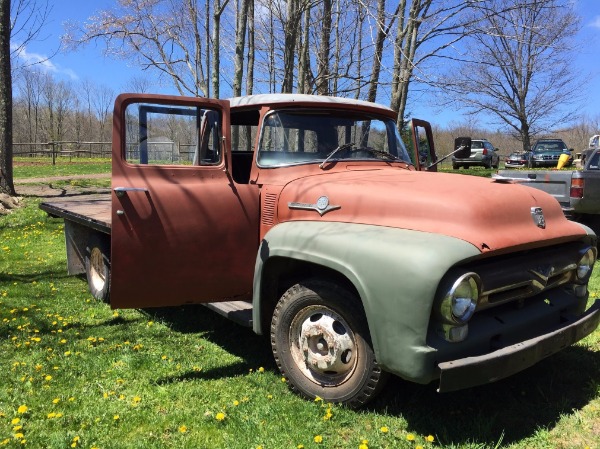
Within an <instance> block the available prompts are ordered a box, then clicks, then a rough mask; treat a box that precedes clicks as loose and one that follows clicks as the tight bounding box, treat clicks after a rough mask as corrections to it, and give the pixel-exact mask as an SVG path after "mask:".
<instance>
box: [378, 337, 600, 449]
mask: <svg viewBox="0 0 600 449" xmlns="http://www.w3.org/2000/svg"><path fill="white" fill-rule="evenodd" d="M436 388H437V385H436V384H435V383H432V384H430V385H426V386H423V385H413V384H409V383H407V382H404V381H402V380H401V379H397V378H393V379H392V381H391V382H390V383H389V384H388V386H387V387H386V389H384V391H383V392H382V395H381V397H379V398H377V399H376V400H375V401H374V402H373V403H372V404H371V405H370V409H371V410H373V411H381V410H385V412H386V413H388V414H391V415H396V416H399V415H402V416H403V417H404V418H405V419H406V421H407V422H408V425H409V427H410V429H411V430H414V431H416V432H418V433H420V434H423V435H430V434H431V435H436V437H437V440H438V441H440V442H443V443H444V444H451V443H453V444H464V443H468V442H477V443H480V444H483V445H484V446H485V447H496V445H497V444H498V443H499V442H500V441H501V442H502V444H503V445H504V444H511V443H514V442H516V441H520V440H522V439H523V438H526V437H530V436H532V435H534V434H535V432H536V431H538V430H539V429H540V428H542V429H543V428H552V427H554V426H555V425H556V424H557V423H558V421H559V420H560V419H561V416H564V415H570V414H573V413H575V412H576V411H578V410H581V409H582V408H583V407H584V406H585V405H588V404H589V403H590V401H591V400H593V399H594V398H595V397H597V392H598V391H599V388H600V354H599V353H598V352H594V351H592V350H589V349H586V348H585V347H581V346H573V347H570V348H567V349H565V350H564V351H562V352H560V353H558V354H555V355H554V356H552V357H550V358H548V359H546V360H543V361H542V362H540V363H538V364H537V365H535V366H533V367H531V368H529V369H528V370H525V371H523V372H521V373H519V374H517V375H514V376H512V377H509V378H507V379H503V380H501V381H499V382H496V383H493V384H489V385H483V386H479V387H474V388H470V389H466V390H462V391H458V392H452V393H437V392H436ZM469 429H470V430H469Z"/></svg>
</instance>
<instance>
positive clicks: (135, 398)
mask: <svg viewBox="0 0 600 449" xmlns="http://www.w3.org/2000/svg"><path fill="white" fill-rule="evenodd" d="M141 401H142V398H140V397H139V396H134V397H133V399H132V400H131V402H132V403H134V404H139V403H140V402H141Z"/></svg>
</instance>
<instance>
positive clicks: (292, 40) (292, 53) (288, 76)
mask: <svg viewBox="0 0 600 449" xmlns="http://www.w3.org/2000/svg"><path fill="white" fill-rule="evenodd" d="M298 3H299V0H288V2H287V13H286V21H285V23H284V25H283V34H284V50H283V81H282V83H281V93H292V91H293V89H294V62H295V60H296V41H297V40H298V25H299V24H298V10H299V9H300V8H299V5H298Z"/></svg>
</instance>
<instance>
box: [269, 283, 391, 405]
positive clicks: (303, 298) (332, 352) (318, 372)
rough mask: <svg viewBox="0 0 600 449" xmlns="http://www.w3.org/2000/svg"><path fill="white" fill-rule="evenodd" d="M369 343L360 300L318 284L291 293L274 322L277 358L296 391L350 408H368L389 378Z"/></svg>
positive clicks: (301, 286) (277, 310) (278, 308)
mask: <svg viewBox="0 0 600 449" xmlns="http://www.w3.org/2000/svg"><path fill="white" fill-rule="evenodd" d="M370 340H371V339H370V335H369V330H368V326H367V322H366V318H365V314H364V312H363V309H362V305H361V304H360V302H359V301H358V299H357V298H356V297H355V296H354V295H353V294H351V293H350V292H348V291H346V290H345V289H342V288H340V287H339V286H337V285H335V284H332V283H329V282H325V281H321V280H317V279H311V280H307V281H304V282H302V283H299V284H296V285H294V286H292V287H291V288H290V289H289V290H287V291H286V292H285V293H284V294H283V296H282V297H281V299H280V300H279V302H278V303H277V305H276V307H275V311H274V313H273V318H272V321H271V347H272V349H273V355H274V356H275V361H276V362H277V366H278V367H279V370H280V371H281V373H282V374H283V376H285V377H286V378H287V379H288V382H289V385H290V387H291V389H292V390H293V391H295V392H297V393H299V394H300V395H302V396H304V397H307V398H311V399H312V398H316V397H317V396H318V397H320V398H322V399H323V400H324V401H326V402H336V403H342V404H345V405H348V406H350V407H360V406H362V405H364V404H366V403H367V402H368V401H369V400H371V399H372V398H373V397H374V396H375V395H377V393H378V392H379V391H380V390H381V388H383V386H384V384H385V381H386V380H387V377H388V375H387V373H385V372H383V371H382V370H381V368H380V367H379V365H378V363H377V361H376V360H375V354H374V352H373V348H372V345H371V341H370Z"/></svg>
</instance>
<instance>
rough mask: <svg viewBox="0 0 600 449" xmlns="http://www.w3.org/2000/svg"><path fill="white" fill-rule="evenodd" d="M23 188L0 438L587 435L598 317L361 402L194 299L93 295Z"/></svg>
mask: <svg viewBox="0 0 600 449" xmlns="http://www.w3.org/2000/svg"><path fill="white" fill-rule="evenodd" d="M25 202H26V207H24V208H22V209H19V210H17V211H15V212H14V213H12V214H11V215H8V216H4V217H0V337H1V339H0V447H3V446H4V447H10V448H17V447H19V448H20V447H31V448H41V447H44V448H68V447H82V448H98V449H108V448H115V449H116V448H119V449H120V448H144V449H145V448H194V449H196V448H240V449H242V448H243V449H248V448H259V447H261V448H263V449H271V448H272V449H279V448H301V447H304V448H363V449H364V448H372V449H374V448H406V449H417V448H419V447H422V448H432V447H436V448H437V447H443V448H495V447H503V448H504V447H506V448H582V449H583V448H586V447H590V448H597V447H599V446H598V441H600V330H597V331H595V332H594V333H593V334H592V335H591V336H589V337H588V338H586V339H585V340H584V341H583V342H582V343H580V344H578V345H576V346H574V347H571V348H568V349H566V350H564V351H562V352H561V353H559V354H557V355H555V356H553V357H551V358H549V359H546V360H545V361H543V362H541V363H539V364H538V365H536V366H535V367H533V368H531V369H529V370H527V371H525V372H523V373H520V374H518V375H516V376H514V377H512V378H509V379H505V380H503V381H500V382H498V383H496V384H492V385H487V386H482V387H478V388H473V389H469V390H465V391H460V392H456V393H445V394H438V393H436V391H435V388H436V387H435V385H428V386H421V385H413V384H408V383H406V382H403V381H401V380H399V379H397V378H393V379H392V380H391V381H390V383H389V384H388V386H387V387H386V389H384V391H383V392H382V394H381V396H380V397H379V398H378V399H377V400H375V401H374V402H373V403H371V404H370V405H369V407H368V408H367V409H364V410H359V411H354V410H349V409H346V408H344V407H341V406H337V405H330V404H324V403H323V402H322V401H306V400H303V399H301V398H300V397H298V396H296V395H294V394H293V393H291V392H290V391H289V390H288V388H287V385H286V382H285V379H282V378H281V376H280V374H279V373H278V371H277V369H276V367H275V364H274V362H273V358H272V355H271V352H270V344H269V340H268V338H265V337H260V336H256V335H254V334H253V333H252V331H251V330H249V329H246V328H242V327H239V326H237V325H235V324H233V323H231V322H229V321H227V320H225V319H223V318H221V317H220V316H217V315H215V314H213V313H212V312H210V311H208V310H206V309H205V308H203V307H201V306H187V307H182V308H173V309H154V310H119V311H113V310H111V309H110V306H109V305H107V304H105V303H102V302H98V301H96V300H94V299H92V297H91V296H90V294H89V293H88V291H87V284H86V282H85V279H83V278H81V277H71V276H68V275H67V273H66V262H65V250H64V237H63V235H62V231H63V225H62V222H61V221H60V220H57V219H51V218H48V217H47V216H46V215H45V214H44V213H42V212H41V211H40V210H39V209H38V208H37V204H38V200H35V199H26V200H25ZM591 290H592V293H593V294H594V295H595V296H597V295H598V294H600V271H599V270H598V269H596V271H595V273H594V275H593V279H592V284H591Z"/></svg>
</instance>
